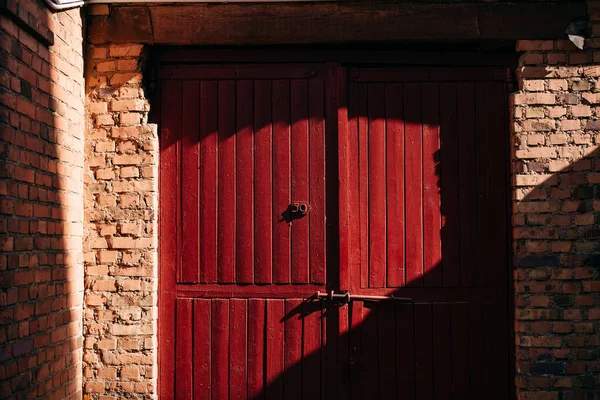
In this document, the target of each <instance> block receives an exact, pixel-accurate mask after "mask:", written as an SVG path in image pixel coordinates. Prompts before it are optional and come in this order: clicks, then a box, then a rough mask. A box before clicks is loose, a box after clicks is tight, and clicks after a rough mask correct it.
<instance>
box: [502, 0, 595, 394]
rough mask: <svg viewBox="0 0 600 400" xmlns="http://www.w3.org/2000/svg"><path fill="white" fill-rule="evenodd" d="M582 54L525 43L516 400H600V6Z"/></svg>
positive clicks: (519, 105) (566, 46)
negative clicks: (597, 399) (517, 398)
mask: <svg viewBox="0 0 600 400" xmlns="http://www.w3.org/2000/svg"><path fill="white" fill-rule="evenodd" d="M589 14H590V23H589V26H588V28H589V32H590V33H591V35H592V39H589V40H587V41H586V45H585V50H584V51H579V50H578V49H577V48H576V47H575V46H573V45H572V44H571V43H570V42H569V41H567V40H559V41H520V42H519V43H518V44H517V50H518V51H520V52H521V58H520V66H519V68H518V71H517V76H518V83H519V91H518V92H517V93H516V94H514V95H513V96H512V112H513V122H512V131H513V135H512V138H513V141H512V142H513V149H512V150H513V151H512V156H513V157H512V160H513V163H512V170H513V187H514V201H513V225H514V229H513V235H514V251H515V270H514V277H515V307H516V309H515V319H516V322H515V324H516V346H517V347H516V358H517V365H516V372H517V376H516V384H517V391H518V394H519V399H528V400H542V399H543V400H579V399H581V400H583V399H596V398H598V396H600V391H599V388H600V363H599V361H598V360H599V359H600V335H599V334H598V332H600V229H599V227H600V225H599V224H600V185H599V184H600V66H599V65H598V63H599V61H600V52H598V50H596V49H599V48H600V39H596V38H595V37H596V36H598V34H599V33H600V29H599V28H600V24H598V23H600V2H591V3H589Z"/></svg>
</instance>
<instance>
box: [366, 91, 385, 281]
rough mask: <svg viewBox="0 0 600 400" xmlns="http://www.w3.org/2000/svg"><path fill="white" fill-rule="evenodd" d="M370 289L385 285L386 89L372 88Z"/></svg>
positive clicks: (370, 116) (370, 104)
mask: <svg viewBox="0 0 600 400" xmlns="http://www.w3.org/2000/svg"><path fill="white" fill-rule="evenodd" d="M368 102H369V106H368V107H369V143H368V146H369V287H372V288H379V287H384V286H385V270H386V241H385V238H386V231H385V228H386V226H385V225H386V165H385V161H386V160H385V154H386V152H385V86H384V85H383V84H372V85H369V100H368Z"/></svg>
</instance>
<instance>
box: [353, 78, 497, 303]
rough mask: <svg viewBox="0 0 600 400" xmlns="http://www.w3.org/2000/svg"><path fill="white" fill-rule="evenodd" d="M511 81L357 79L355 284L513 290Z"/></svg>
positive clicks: (358, 287) (356, 288) (357, 288)
mask: <svg viewBox="0 0 600 400" xmlns="http://www.w3.org/2000/svg"><path fill="white" fill-rule="evenodd" d="M363 75H365V76H367V77H371V73H370V72H369V73H364V74H363ZM392 76H394V75H393V74H392ZM504 86H505V85H504V83H503V82H456V83H444V82H439V83H438V82H423V83H418V82H410V81H409V82H402V81H400V82H396V81H391V82H388V81H384V82H381V81H378V80H377V79H376V78H375V77H373V82H371V81H368V80H367V81H356V80H355V81H352V80H351V81H350V82H349V88H348V104H349V108H348V113H349V126H348V135H349V139H348V140H349V144H348V146H349V153H350V160H352V161H351V165H350V167H349V169H350V173H349V180H350V197H349V202H350V208H351V210H352V212H351V213H350V214H349V226H350V227H351V229H350V243H351V246H350V252H351V259H350V260H351V261H350V263H351V266H350V269H351V275H352V277H351V283H352V286H351V287H352V291H353V292H361V290H367V291H371V292H372V293H374V292H373V290H374V291H377V290H378V289H386V288H390V289H391V288H404V287H406V288H441V287H463V288H464V287H491V286H495V285H498V286H500V287H502V290H503V291H505V285H506V270H505V268H502V267H501V266H500V264H499V263H498V262H496V261H493V260H492V257H490V255H491V254H495V255H497V256H498V257H499V258H500V260H502V261H503V262H505V261H506V258H505V255H504V256H503V255H501V253H502V254H506V248H507V247H506V246H507V239H506V238H507V236H506V221H507V220H508V214H507V208H506V186H505V185H506V179H507V175H506V167H505V166H506V154H505V152H504V150H503V149H504V148H505V147H506V140H507V137H506V135H505V133H504V132H505V127H506V125H505V122H504V121H503V119H502V118H503V116H504V115H505V112H504V108H503V101H504V100H505V88H504ZM498 115H500V116H498ZM490 263H493V264H494V266H495V267H491V265H490ZM388 292H389V291H388Z"/></svg>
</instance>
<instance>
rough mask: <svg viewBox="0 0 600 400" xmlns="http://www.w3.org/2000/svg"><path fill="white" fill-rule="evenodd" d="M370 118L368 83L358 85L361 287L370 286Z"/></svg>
mask: <svg viewBox="0 0 600 400" xmlns="http://www.w3.org/2000/svg"><path fill="white" fill-rule="evenodd" d="M368 126H369V120H368V91H367V85H359V86H358V134H359V137H358V157H359V158H358V160H359V166H358V169H359V180H360V181H359V186H360V188H359V192H360V208H359V214H360V287H361V288H367V287H369V128H368Z"/></svg>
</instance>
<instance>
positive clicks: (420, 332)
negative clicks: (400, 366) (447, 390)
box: [415, 304, 434, 400]
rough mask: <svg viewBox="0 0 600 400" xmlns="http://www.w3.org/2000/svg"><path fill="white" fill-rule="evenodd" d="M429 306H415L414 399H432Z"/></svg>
mask: <svg viewBox="0 0 600 400" xmlns="http://www.w3.org/2000/svg"><path fill="white" fill-rule="evenodd" d="M432 329H433V327H432V315H431V304H415V383H416V397H417V398H418V399H419V400H421V399H423V400H427V399H433V395H434V393H433V349H432V339H433V338H432V334H433V332H432Z"/></svg>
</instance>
